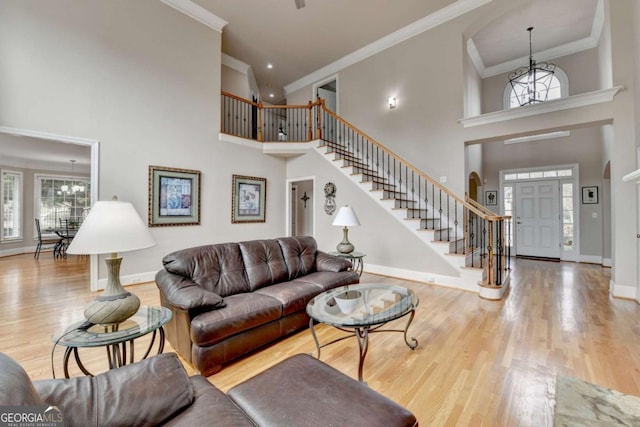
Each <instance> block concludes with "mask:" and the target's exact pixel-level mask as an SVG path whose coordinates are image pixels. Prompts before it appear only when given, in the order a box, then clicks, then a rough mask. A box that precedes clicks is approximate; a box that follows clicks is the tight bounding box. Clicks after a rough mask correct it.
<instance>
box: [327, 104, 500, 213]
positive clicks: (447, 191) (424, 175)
mask: <svg viewBox="0 0 640 427" xmlns="http://www.w3.org/2000/svg"><path fill="white" fill-rule="evenodd" d="M320 105H321V106H322V109H323V110H324V111H325V112H326V113H327V114H329V115H330V116H331V117H333V118H334V119H336V120H338V121H339V122H342V123H343V124H344V125H345V126H347V127H348V128H350V129H351V130H352V131H354V132H356V133H358V134H360V135H362V136H363V137H365V138H367V139H368V140H369V141H370V142H371V143H372V144H373V145H375V146H377V147H378V148H380V149H381V150H383V151H386V152H388V153H389V154H390V155H392V156H393V157H395V158H396V159H397V160H398V161H400V162H402V163H404V164H405V165H406V166H407V167H408V168H409V169H411V170H412V171H414V172H415V173H416V174H418V176H420V177H422V178H424V180H425V181H428V182H429V183H430V184H431V185H433V186H434V187H436V188H437V189H439V190H441V191H443V192H444V193H446V194H448V195H449V196H451V197H453V198H454V199H455V200H457V201H458V202H459V203H460V204H461V205H462V206H465V207H466V208H467V209H469V210H470V211H472V212H474V213H475V214H476V215H478V216H479V217H481V218H482V219H485V220H486V219H488V215H486V214H485V213H484V212H483V211H481V210H480V209H478V208H476V207H475V206H473V205H472V204H470V203H467V202H466V201H465V200H464V199H462V198H460V197H458V196H457V195H456V194H454V193H453V192H452V191H451V190H449V189H448V188H447V187H445V186H443V185H441V184H440V183H439V182H437V181H436V180H435V179H433V178H431V177H430V176H429V175H427V174H426V173H424V172H422V171H421V170H420V169H418V168H416V167H415V166H413V165H412V164H411V163H409V162H408V161H406V160H405V159H403V158H402V157H401V156H399V155H397V154H396V153H394V152H393V151H391V150H389V148H387V147H385V146H384V145H382V144H380V143H379V142H378V141H376V140H375V139H373V138H371V137H370V136H369V135H367V134H366V133H364V132H362V131H361V130H360V129H358V128H357V127H355V126H354V125H352V124H351V123H349V122H348V121H346V120H344V119H343V118H341V117H340V116H338V115H337V114H336V113H334V112H333V111H331V110H329V109H328V108H327V107H326V105H325V103H324V100H323V99H320ZM492 213H493V212H492Z"/></svg>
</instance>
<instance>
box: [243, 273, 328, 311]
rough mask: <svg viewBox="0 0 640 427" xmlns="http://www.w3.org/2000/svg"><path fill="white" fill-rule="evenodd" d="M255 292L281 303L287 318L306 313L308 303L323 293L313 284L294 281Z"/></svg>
mask: <svg viewBox="0 0 640 427" xmlns="http://www.w3.org/2000/svg"><path fill="white" fill-rule="evenodd" d="M255 292H256V293H260V294H262V295H267V296H270V297H272V298H275V299H277V300H278V301H280V303H281V304H282V312H283V315H285V316H287V315H289V314H291V313H295V312H296V311H304V309H305V307H306V306H307V303H308V302H309V301H311V300H312V299H313V297H315V296H316V295H318V294H319V293H320V292H322V288H321V287H320V286H318V285H315V284H313V283H311V282H303V281H299V280H292V281H290V282H283V283H278V284H277V285H272V286H268V287H266V288H262V289H258V290H257V291H255Z"/></svg>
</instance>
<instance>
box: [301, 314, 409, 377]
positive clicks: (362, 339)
mask: <svg viewBox="0 0 640 427" xmlns="http://www.w3.org/2000/svg"><path fill="white" fill-rule="evenodd" d="M415 313H416V312H415V310H411V311H409V312H407V313H406V314H409V320H408V321H407V324H406V326H405V327H404V329H379V328H381V327H383V326H384V325H386V322H385V323H381V324H379V325H374V326H354V327H352V328H349V327H345V326H335V325H332V326H333V327H334V328H336V329H339V330H341V331H344V332H348V333H349V335H345V336H342V337H339V338H336V339H334V340H332V341H329V342H327V343H324V344H320V341H319V340H318V336H317V335H316V331H315V328H314V320H313V319H310V320H309V329H311V335H312V336H313V340H314V341H315V343H316V350H317V352H318V355H317V358H318V359H320V349H322V348H323V347H326V346H328V345H331V344H333V343H336V342H339V341H342V340H344V339H347V338H351V337H353V336H355V337H356V339H357V340H358V347H359V353H360V355H359V361H358V381H360V382H362V368H363V366H364V359H365V357H366V356H367V351H368V350H369V334H370V333H374V332H401V333H403V334H404V342H405V343H406V344H407V346H408V347H409V348H410V349H411V350H415V348H416V347H418V340H417V339H415V338H414V337H410V338H408V336H407V332H408V330H409V326H411V322H412V321H413V316H414V315H415ZM406 314H405V316H406Z"/></svg>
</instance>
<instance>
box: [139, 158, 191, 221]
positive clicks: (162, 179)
mask: <svg viewBox="0 0 640 427" xmlns="http://www.w3.org/2000/svg"><path fill="white" fill-rule="evenodd" d="M173 225H200V171H197V170H191V169H177V168H167V167H162V166H149V227H168V226H173Z"/></svg>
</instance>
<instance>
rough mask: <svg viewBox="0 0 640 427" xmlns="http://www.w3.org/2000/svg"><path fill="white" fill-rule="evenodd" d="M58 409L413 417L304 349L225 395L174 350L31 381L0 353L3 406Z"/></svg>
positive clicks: (94, 419) (207, 416)
mask: <svg viewBox="0 0 640 427" xmlns="http://www.w3.org/2000/svg"><path fill="white" fill-rule="evenodd" d="M17 405H20V406H23V405H28V406H40V405H41V406H42V407H43V411H45V410H46V409H47V408H48V407H49V406H56V407H60V408H62V411H63V412H62V416H63V420H64V423H65V425H66V426H71V427H73V426H81V427H91V426H109V427H117V426H123V427H124V426H126V427H129V426H157V425H166V426H189V427H191V426H196V425H217V426H225V427H226V426H233V427H243V426H252V427H255V426H278V427H285V426H291V427H300V426H305V427H325V426H350V427H359V426H362V427H413V426H417V425H418V422H417V420H416V418H415V416H414V415H413V414H412V413H411V412H409V411H408V410H406V409H405V408H403V407H402V406H400V405H398V404H397V403H395V402H393V401H391V400H389V399H388V398H386V397H384V396H383V395H381V394H380V393H378V392H376V391H374V390H372V389H370V388H369V387H367V386H366V385H365V384H363V383H360V382H358V381H356V380H354V379H352V378H351V377H348V376H346V375H344V374H342V373H341V372H339V371H337V370H336V369H334V368H332V367H330V366H329V365H327V364H325V363H323V362H321V361H319V360H317V359H315V358H313V357H311V356H309V355H307V354H298V355H295V356H292V357H290V358H288V359H286V360H284V361H282V362H280V363H278V364H276V365H275V366H272V367H271V368H269V369H267V370H265V371H264V372H262V373H260V374H258V375H256V376H255V377H253V378H251V379H249V380H247V381H245V382H243V383H240V384H238V385H236V386H235V387H233V388H232V389H231V390H229V392H228V394H225V393H223V392H222V391H220V390H218V389H217V388H216V387H215V386H214V385H213V384H211V383H209V381H207V379H206V378H204V377H202V376H200V375H195V376H192V377H188V375H187V373H186V371H185V370H184V368H183V366H182V363H181V362H180V360H178V358H177V357H176V355H175V354H174V353H166V354H160V355H157V356H153V357H151V358H149V359H145V360H142V361H140V362H137V363H133V364H131V365H127V366H123V367H121V368H117V369H113V370H110V371H107V372H105V373H103V374H100V375H97V376H95V377H78V378H70V379H54V380H38V381H33V382H32V381H31V380H30V379H29V376H28V375H27V373H26V372H25V371H24V369H22V367H21V366H20V365H19V364H18V363H17V362H16V361H14V360H13V359H11V358H10V357H8V356H6V355H4V354H2V353H0V406H17Z"/></svg>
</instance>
